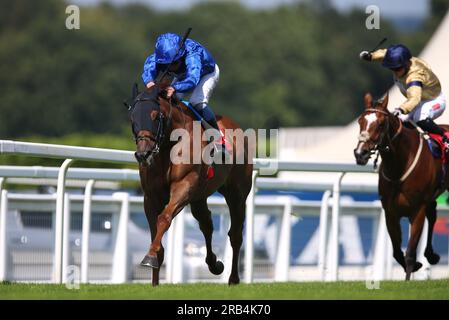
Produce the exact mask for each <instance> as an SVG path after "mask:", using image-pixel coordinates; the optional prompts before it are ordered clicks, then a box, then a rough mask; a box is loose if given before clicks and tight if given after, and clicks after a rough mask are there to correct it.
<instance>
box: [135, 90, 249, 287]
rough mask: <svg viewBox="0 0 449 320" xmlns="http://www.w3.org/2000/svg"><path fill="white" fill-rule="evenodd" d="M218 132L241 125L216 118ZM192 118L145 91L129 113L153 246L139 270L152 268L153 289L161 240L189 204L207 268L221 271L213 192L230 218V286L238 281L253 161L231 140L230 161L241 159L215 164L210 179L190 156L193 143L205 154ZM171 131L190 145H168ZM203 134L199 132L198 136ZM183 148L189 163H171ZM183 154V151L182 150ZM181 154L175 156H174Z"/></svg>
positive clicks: (177, 105) (172, 101)
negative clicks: (214, 243) (220, 197)
mask: <svg viewBox="0 0 449 320" xmlns="http://www.w3.org/2000/svg"><path fill="white" fill-rule="evenodd" d="M217 119H218V124H219V127H220V128H221V129H237V128H239V126H238V125H237V124H236V123H235V122H233V121H232V120H231V119H229V118H226V117H217ZM194 120H196V119H195V117H194V115H193V113H192V112H191V111H190V110H189V109H188V108H187V107H186V105H185V104H184V103H182V102H180V101H178V100H175V99H173V98H172V99H166V98H165V96H164V92H163V91H161V92H158V90H157V89H153V90H152V91H150V92H149V91H144V92H142V93H141V94H139V95H138V96H137V98H136V99H135V100H134V105H133V106H132V109H131V122H132V128H133V133H134V135H135V138H136V145H137V151H136V153H135V156H136V159H137V160H138V162H139V174H140V180H141V185H142V189H143V191H144V209H145V214H146V217H147V220H148V223H149V226H150V231H151V240H152V243H151V246H150V248H149V251H148V253H147V255H146V256H145V257H144V259H143V261H142V262H141V265H144V266H149V267H151V268H153V276H152V284H153V286H156V285H158V284H159V269H160V267H161V265H162V263H163V261H164V248H163V246H162V243H161V241H162V237H163V235H164V234H165V232H166V231H167V230H168V228H169V227H170V224H171V221H172V220H173V218H174V217H175V216H176V215H177V214H178V213H179V212H180V211H181V210H182V209H183V208H184V207H185V206H186V205H187V204H190V207H191V211H192V215H193V216H194V217H195V219H196V220H198V222H199V227H200V230H201V231H202V233H203V235H204V238H205V241H206V248H207V255H206V263H207V265H208V267H209V270H210V272H212V273H213V274H215V275H218V274H221V273H222V272H223V270H224V266H223V263H222V262H221V261H219V260H217V257H216V255H215V254H214V252H213V251H212V232H213V224H212V218H211V212H210V211H209V209H208V207H207V197H208V196H210V195H211V194H212V193H214V192H215V191H218V192H220V193H221V194H222V195H223V196H224V197H225V200H226V203H227V205H228V207H229V212H230V216H231V227H230V230H229V232H228V235H229V238H230V241H231V246H232V250H233V255H232V270H231V274H230V276H229V281H228V283H229V284H238V283H239V282H240V278H239V274H238V259H239V253H240V247H241V245H242V240H243V235H242V233H243V224H244V220H245V203H246V198H247V196H248V194H249V192H250V190H251V184H252V169H253V166H252V159H249V157H250V155H249V153H248V149H249V148H250V147H251V146H248V142H247V141H246V143H245V144H244V146H240V147H237V146H236V143H235V140H234V139H232V140H231V141H229V140H228V141H229V142H232V152H231V154H232V156H233V160H235V159H236V158H237V157H240V159H244V161H243V163H241V162H240V164H238V163H236V161H233V162H232V164H214V165H213V167H214V175H213V177H211V175H210V174H209V171H208V170H210V165H209V164H206V163H204V162H202V161H201V162H200V163H195V161H193V157H194V156H195V154H194V153H193V152H192V151H193V149H194V146H193V145H194V143H201V144H200V146H201V152H205V149H206V148H205V147H206V145H207V144H208V142H207V141H201V142H198V141H195V142H194V141H193V140H194V137H192V132H193V127H194V125H193V124H194ZM175 129H183V130H186V132H187V133H188V136H190V141H189V140H188V139H187V140H186V139H184V137H182V138H181V139H177V140H176V141H171V139H170V135H171V133H172V131H173V130H175ZM203 131H204V129H203V128H201V133H202V132H203ZM182 143H184V144H185V143H187V149H190V153H189V155H188V159H189V161H187V163H184V162H183V163H179V162H176V161H175V162H173V161H172V159H171V150H172V148H173V147H179V145H180V144H182ZM181 150H182V149H181ZM178 155H179V153H178Z"/></svg>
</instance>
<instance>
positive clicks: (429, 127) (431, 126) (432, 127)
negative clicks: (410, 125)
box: [416, 118, 449, 146]
mask: <svg viewBox="0 0 449 320" xmlns="http://www.w3.org/2000/svg"><path fill="white" fill-rule="evenodd" d="M416 124H417V125H418V126H419V127H420V128H421V129H423V130H424V131H427V132H429V133H435V134H438V135H440V136H442V137H443V142H444V143H445V144H446V146H449V139H448V138H447V137H446V135H445V133H446V130H444V129H443V128H441V127H440V126H439V125H437V124H436V123H435V122H434V121H433V120H432V119H430V118H426V119H425V120H421V121H418V122H417V123H416Z"/></svg>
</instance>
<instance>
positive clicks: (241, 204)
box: [224, 190, 246, 285]
mask: <svg viewBox="0 0 449 320" xmlns="http://www.w3.org/2000/svg"><path fill="white" fill-rule="evenodd" d="M224 196H225V199H226V203H227V204H228V207H229V212H230V214H231V228H230V229H229V232H228V235H229V239H230V241H231V247H232V269H231V275H230V276H229V281H228V284H230V285H232V284H239V283H240V277H239V270H238V266H239V255H240V247H241V246H242V242H243V224H244V222H245V199H246V197H242V195H241V194H240V192H239V191H238V190H235V191H231V192H226V193H224Z"/></svg>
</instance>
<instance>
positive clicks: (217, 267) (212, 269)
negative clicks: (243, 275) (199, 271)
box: [208, 260, 224, 276]
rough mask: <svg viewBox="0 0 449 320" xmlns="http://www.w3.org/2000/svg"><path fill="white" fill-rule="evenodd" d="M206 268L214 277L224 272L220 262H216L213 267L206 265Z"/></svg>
mask: <svg viewBox="0 0 449 320" xmlns="http://www.w3.org/2000/svg"><path fill="white" fill-rule="evenodd" d="M208 267H209V271H210V272H211V273H212V274H214V275H216V276H218V275H219V274H222V273H223V270H224V264H223V262H221V261H220V260H217V262H215V265H213V266H210V265H208Z"/></svg>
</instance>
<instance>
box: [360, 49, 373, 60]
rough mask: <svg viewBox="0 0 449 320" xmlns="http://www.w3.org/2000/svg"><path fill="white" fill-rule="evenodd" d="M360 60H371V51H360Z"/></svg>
mask: <svg viewBox="0 0 449 320" xmlns="http://www.w3.org/2000/svg"><path fill="white" fill-rule="evenodd" d="M359 58H360V59H361V60H366V61H371V53H370V52H368V51H362V52H360V54H359Z"/></svg>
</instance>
